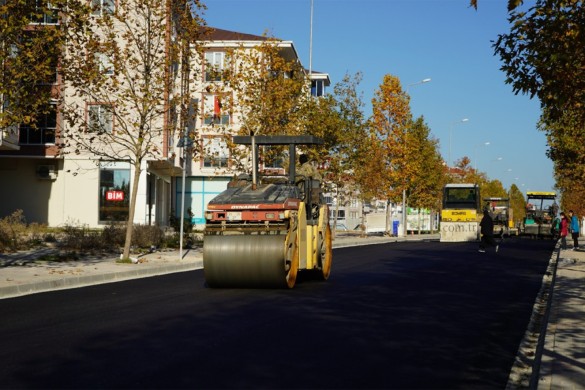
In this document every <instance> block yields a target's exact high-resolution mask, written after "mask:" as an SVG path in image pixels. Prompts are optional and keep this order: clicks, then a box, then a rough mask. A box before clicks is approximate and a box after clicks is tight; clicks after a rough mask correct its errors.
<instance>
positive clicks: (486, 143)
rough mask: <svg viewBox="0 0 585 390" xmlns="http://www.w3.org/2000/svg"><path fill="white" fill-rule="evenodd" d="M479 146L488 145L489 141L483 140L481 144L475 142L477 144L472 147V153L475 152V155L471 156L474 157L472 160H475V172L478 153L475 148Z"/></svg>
mask: <svg viewBox="0 0 585 390" xmlns="http://www.w3.org/2000/svg"><path fill="white" fill-rule="evenodd" d="M480 146H490V142H489V141H487V142H484V143H482V144H477V145H475V148H474V151H473V152H474V154H475V156H473V158H474V160H475V172H476V173H477V155H478V153H477V149H478V148H479V147H480Z"/></svg>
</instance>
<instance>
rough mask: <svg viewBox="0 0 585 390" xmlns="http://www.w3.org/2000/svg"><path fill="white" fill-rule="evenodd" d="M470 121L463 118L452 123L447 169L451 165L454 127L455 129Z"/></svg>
mask: <svg viewBox="0 0 585 390" xmlns="http://www.w3.org/2000/svg"><path fill="white" fill-rule="evenodd" d="M468 121H469V119H467V118H463V119H461V120H458V121H455V122H453V123H451V127H450V128H449V161H447V167H448V166H449V164H451V139H452V138H453V127H455V125H456V124H458V123H464V122H468Z"/></svg>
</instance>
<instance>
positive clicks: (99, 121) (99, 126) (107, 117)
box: [87, 104, 114, 134]
mask: <svg viewBox="0 0 585 390" xmlns="http://www.w3.org/2000/svg"><path fill="white" fill-rule="evenodd" d="M88 111H89V113H88V114H89V115H88V121H87V124H88V126H87V127H88V130H89V131H90V132H92V133H99V134H104V133H108V134H111V133H112V130H113V125H114V114H113V112H112V108H111V107H110V106H107V105H103V104H91V105H90V106H89V110H88Z"/></svg>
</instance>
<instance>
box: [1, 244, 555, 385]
mask: <svg viewBox="0 0 585 390" xmlns="http://www.w3.org/2000/svg"><path fill="white" fill-rule="evenodd" d="M553 248H554V245H553V243H552V241H537V240H529V239H511V240H507V241H506V242H505V243H504V245H502V246H501V249H500V252H499V253H497V254H495V253H494V252H493V250H492V251H488V253H478V252H477V244H476V243H439V242H436V241H433V242H401V243H391V244H379V245H370V246H362V247H351V248H343V249H336V250H334V265H333V271H332V274H331V278H330V279H329V281H327V282H319V281H314V280H308V279H306V280H301V281H300V282H299V283H298V284H297V286H296V287H295V289H293V290H238V289H225V290H220V289H208V288H206V287H205V286H204V278H203V271H202V270H198V271H190V272H183V273H177V274H171V275H166V276H160V277H151V278H145V279H137V280H132V281H127V282H118V283H111V284H104V285H96V286H91V287H85V288H78V289H71V290H62V291H54V292H49V293H41V294H35V295H29V296H23V297H18V298H12V299H4V300H0V313H2V315H1V318H2V321H0V345H1V346H2V347H1V348H0V359H1V361H2V364H1V365H0V387H1V388H215V387H219V388H295V389H300V388H302V389H307V388H497V389H502V388H505V385H506V382H507V379H508V375H509V371H510V368H511V366H512V363H513V360H514V356H515V355H516V352H517V349H518V346H519V344H520V341H521V339H522V337H523V334H524V332H525V330H526V327H527V325H528V322H529V319H530V314H531V311H532V305H533V303H534V300H535V298H536V296H537V294H538V291H539V289H540V285H541V281H542V276H543V274H544V272H545V271H546V268H547V264H548V261H549V259H550V256H551V253H552V250H553Z"/></svg>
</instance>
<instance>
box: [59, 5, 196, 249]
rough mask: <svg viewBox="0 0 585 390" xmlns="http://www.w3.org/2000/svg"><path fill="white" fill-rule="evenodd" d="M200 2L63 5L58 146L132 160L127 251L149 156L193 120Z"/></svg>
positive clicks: (156, 154)
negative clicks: (192, 57) (193, 49)
mask: <svg viewBox="0 0 585 390" xmlns="http://www.w3.org/2000/svg"><path fill="white" fill-rule="evenodd" d="M94 3H95V2H94ZM199 6H200V5H199V2H198V1H197V0H191V1H188V2H173V1H167V0H132V1H123V2H117V3H116V7H115V10H110V9H108V8H98V9H96V8H93V6H92V4H90V3H88V2H86V1H85V0H68V2H67V7H66V8H64V9H63V10H62V12H63V15H64V17H65V18H66V23H64V29H65V30H64V31H65V32H66V34H67V38H68V40H67V45H66V46H65V49H66V50H65V52H64V54H63V57H62V58H61V63H62V66H61V70H62V74H63V78H64V90H65V94H64V95H63V96H62V97H61V98H62V99H61V108H62V113H63V115H64V117H65V119H66V120H67V123H68V125H69V126H67V127H66V128H65V129H63V130H62V134H61V140H62V145H61V146H62V147H63V150H64V152H65V153H77V154H84V155H87V156H93V158H96V159H105V160H110V161H128V162H130V164H131V165H132V167H133V171H134V176H133V178H132V180H131V181H132V187H131V192H130V206H129V215H128V224H127V233H126V241H125V245H124V253H123V256H124V258H128V256H129V252H130V244H131V241H132V230H133V229H132V226H133V224H132V221H133V220H134V213H135V206H136V198H137V192H138V184H139V179H140V175H141V173H142V170H143V169H144V166H145V164H144V163H145V162H146V161H147V160H148V159H161V158H162V157H163V153H164V151H163V146H164V145H165V143H166V140H165V139H164V138H165V137H163V134H165V130H166V131H168V132H169V133H170V134H173V133H174V131H175V130H176V129H177V128H179V129H182V128H183V127H184V126H185V124H186V121H187V120H188V118H186V117H185V113H186V112H187V111H188V108H187V107H186V106H187V102H188V100H189V99H190V96H189V90H188V86H189V85H190V82H189V80H190V78H191V77H193V76H194V75H193V72H191V73H190V72H189V71H190V70H189V69H188V65H187V64H188V63H189V60H188V58H185V57H184V56H186V55H189V53H190V49H189V45H192V44H194V43H195V42H196V40H197V37H198V36H197V34H198V33H199V32H200V31H201V30H200V28H199V26H200V25H202V24H203V22H202V21H201V19H199V18H198V17H197V16H196V14H195V12H196V11H197V10H198V9H199ZM100 7H102V5H100ZM103 7H105V4H104V5H103ZM169 33H171V34H172V35H173V36H174V38H173V39H171V37H170V34H169ZM179 72H180V73H179ZM171 90H173V91H180V93H174V94H172V95H171V94H170V91H171ZM164 118H168V120H163V119H164Z"/></svg>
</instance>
